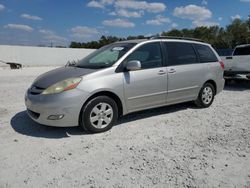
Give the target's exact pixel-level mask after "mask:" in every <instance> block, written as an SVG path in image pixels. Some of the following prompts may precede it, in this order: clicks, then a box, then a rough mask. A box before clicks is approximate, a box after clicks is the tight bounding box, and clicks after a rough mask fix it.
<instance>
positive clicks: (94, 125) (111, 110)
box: [80, 96, 118, 133]
mask: <svg viewBox="0 0 250 188" xmlns="http://www.w3.org/2000/svg"><path fill="white" fill-rule="evenodd" d="M117 118H118V108H117V104H116V102H115V101H114V100H113V99H111V98H110V97H107V96H98V97H95V98H93V99H92V100H90V101H89V102H88V103H87V104H86V105H85V106H84V107H83V109H82V111H81V114H80V126H81V127H83V128H84V130H85V131H87V132H91V133H100V132H104V131H107V130H109V129H111V128H112V127H113V125H114V124H115V122H116V120H117Z"/></svg>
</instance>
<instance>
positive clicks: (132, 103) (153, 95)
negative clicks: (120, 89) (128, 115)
mask: <svg viewBox="0 0 250 188" xmlns="http://www.w3.org/2000/svg"><path fill="white" fill-rule="evenodd" d="M132 60H138V61H140V62H141V69H140V70H136V71H128V72H124V73H123V79H124V94H125V100H126V106H127V109H128V111H129V112H132V111H138V110H142V109H146V108H151V107H157V106H162V105H164V104H166V96H167V70H166V67H165V66H164V65H163V60H162V53H161V45H160V42H152V43H146V44H144V45H142V46H140V47H138V48H137V49H136V50H135V51H134V52H132V53H131V54H130V55H129V56H128V57H127V59H126V60H125V62H124V63H126V62H129V61H132Z"/></svg>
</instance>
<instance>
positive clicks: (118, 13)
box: [0, 0, 250, 46]
mask: <svg viewBox="0 0 250 188" xmlns="http://www.w3.org/2000/svg"><path fill="white" fill-rule="evenodd" d="M249 15H250V0H0V44H7V45H34V46H38V45H41V46H49V45H51V44H52V45H53V46H60V45H61V46H68V45H69V44H70V42H71V41H77V42H87V41H91V40H98V39H99V38H100V37H101V36H102V35H106V36H108V35H112V36H118V37H127V36H129V35H132V36H135V35H145V36H151V35H155V34H157V33H161V32H162V31H169V30H171V29H173V28H176V29H183V28H194V27H196V26H212V25H218V26H221V27H225V26H226V25H228V24H229V23H230V22H231V21H232V20H233V19H235V18H241V19H248V16H249Z"/></svg>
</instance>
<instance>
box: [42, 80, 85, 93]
mask: <svg viewBox="0 0 250 188" xmlns="http://www.w3.org/2000/svg"><path fill="white" fill-rule="evenodd" d="M81 80H82V78H69V79H66V80H63V81H60V82H57V83H56V84H53V85H52V86H50V87H48V88H47V89H45V90H44V91H43V92H42V94H44V95H47V94H55V93H61V92H63V91H67V90H71V89H74V88H76V86H77V85H78V84H79V83H80V82H81Z"/></svg>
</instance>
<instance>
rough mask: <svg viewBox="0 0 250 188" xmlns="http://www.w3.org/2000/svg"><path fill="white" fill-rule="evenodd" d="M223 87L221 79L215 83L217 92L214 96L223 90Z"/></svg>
mask: <svg viewBox="0 0 250 188" xmlns="http://www.w3.org/2000/svg"><path fill="white" fill-rule="evenodd" d="M224 86H225V79H224V78H223V79H221V81H220V82H219V83H217V92H216V94H218V93H220V92H221V91H222V90H223V89H224Z"/></svg>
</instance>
